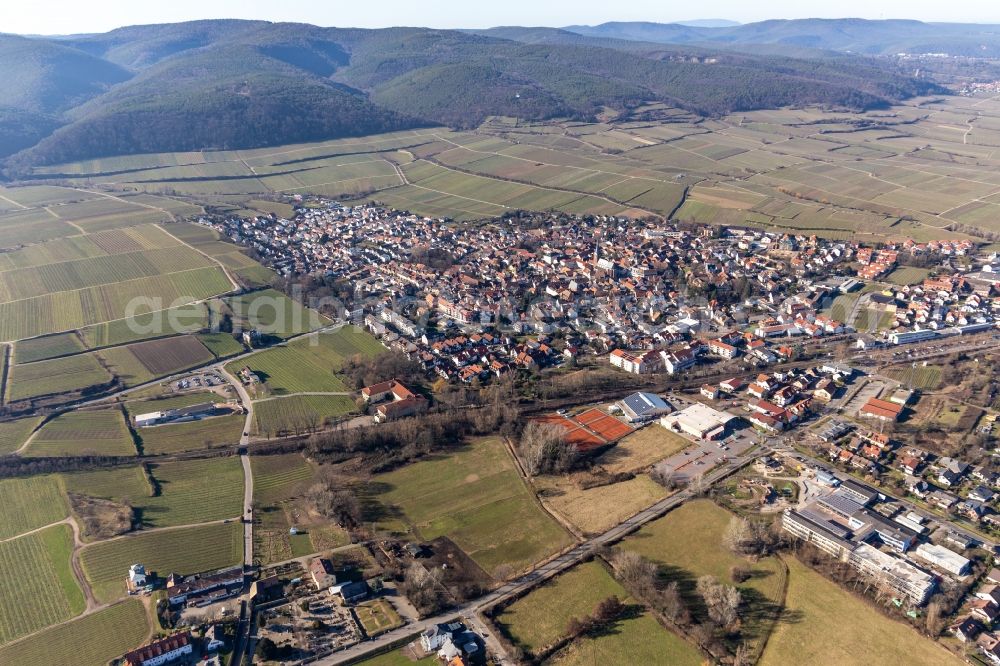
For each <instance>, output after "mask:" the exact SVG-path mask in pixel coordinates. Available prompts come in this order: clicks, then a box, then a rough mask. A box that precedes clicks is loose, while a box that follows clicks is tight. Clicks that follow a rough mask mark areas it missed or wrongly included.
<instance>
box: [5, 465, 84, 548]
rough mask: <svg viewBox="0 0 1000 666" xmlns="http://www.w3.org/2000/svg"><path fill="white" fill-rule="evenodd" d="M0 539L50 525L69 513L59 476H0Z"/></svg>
mask: <svg viewBox="0 0 1000 666" xmlns="http://www.w3.org/2000/svg"><path fill="white" fill-rule="evenodd" d="M0 506H2V507H3V512H2V514H0V539H9V538H10V537H13V536H17V535H18V534H24V533H25V532H28V531H30V530H34V529H37V528H39V527H43V526H45V525H50V524H52V523H55V522H57V521H60V520H62V519H63V518H65V517H66V516H68V515H69V513H68V511H69V506H68V504H67V502H66V499H65V498H64V497H63V494H62V487H61V486H60V485H59V479H58V478H56V477H54V476H29V477H15V478H10V479H0Z"/></svg>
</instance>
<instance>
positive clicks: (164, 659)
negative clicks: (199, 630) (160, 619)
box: [122, 631, 194, 666]
mask: <svg viewBox="0 0 1000 666" xmlns="http://www.w3.org/2000/svg"><path fill="white" fill-rule="evenodd" d="M193 650H194V646H193V645H192V642H191V633H190V632H187V631H184V632H181V633H179V634H174V635H172V636H167V637H166V638H161V639H160V640H158V641H153V642H152V643H150V644H149V645H144V646H143V647H141V648H138V649H137V650H132V651H131V652H126V653H125V656H124V657H122V661H123V662H124V663H125V664H127V665H128V666H161V665H162V664H169V663H172V662H174V661H177V660H178V659H182V658H184V657H186V656H188V655H190V654H191V652H192V651H193Z"/></svg>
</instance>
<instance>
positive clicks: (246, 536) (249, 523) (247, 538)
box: [219, 366, 253, 567]
mask: <svg viewBox="0 0 1000 666" xmlns="http://www.w3.org/2000/svg"><path fill="white" fill-rule="evenodd" d="M219 372H220V373H221V374H222V376H223V377H225V378H226V379H227V380H228V381H229V383H230V384H231V385H232V386H233V387H234V388H235V389H236V392H237V393H238V394H239V396H240V402H242V403H243V408H244V409H246V412H247V418H246V421H245V422H244V424H243V434H242V435H240V462H241V463H243V566H246V567H251V566H253V472H252V471H251V469H250V448H249V444H250V432H251V428H253V401H252V400H250V394H249V393H247V390H246V387H244V386H243V383H242V382H240V381H239V380H238V379H237V378H236V377H233V376H232V375H231V374H229V372H228V371H227V370H226V369H225V367H224V366H220V367H219Z"/></svg>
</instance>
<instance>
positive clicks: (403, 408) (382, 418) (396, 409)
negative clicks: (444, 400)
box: [361, 379, 427, 423]
mask: <svg viewBox="0 0 1000 666" xmlns="http://www.w3.org/2000/svg"><path fill="white" fill-rule="evenodd" d="M361 397H362V398H363V399H364V401H365V402H366V403H368V404H374V403H377V402H381V403H382V404H380V405H379V406H378V407H376V408H375V415H374V421H375V423H384V422H386V421H392V420H395V419H401V418H405V417H407V416H414V415H416V414H420V413H422V412H423V411H425V410H426V409H427V399H426V398H424V397H423V396H420V395H417V394H415V393H414V392H413V391H411V390H410V389H408V388H407V387H406V386H404V385H403V384H402V383H401V382H398V381H396V380H395V379H392V380H389V381H386V382H379V383H378V384H372V385H371V386H366V387H364V388H363V389H361ZM386 400H387V401H388V402H383V401H386Z"/></svg>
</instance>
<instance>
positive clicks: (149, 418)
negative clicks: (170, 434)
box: [135, 402, 218, 428]
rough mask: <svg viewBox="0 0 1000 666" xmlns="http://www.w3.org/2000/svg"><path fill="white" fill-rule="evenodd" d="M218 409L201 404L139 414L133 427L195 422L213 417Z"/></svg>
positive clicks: (210, 403)
mask: <svg viewBox="0 0 1000 666" xmlns="http://www.w3.org/2000/svg"><path fill="white" fill-rule="evenodd" d="M216 411H218V407H217V406H216V405H215V403H212V402H203V403H201V404H199V405H191V406H190V407H180V408H178V409H167V410H164V411H162V412H149V413H147V414H139V415H138V416H136V417H135V425H136V426H137V427H139V428H148V427H150V426H155V425H162V424H165V423H184V422H185V421H197V420H198V419H203V418H205V417H207V416H214V415H215V413H216Z"/></svg>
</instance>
